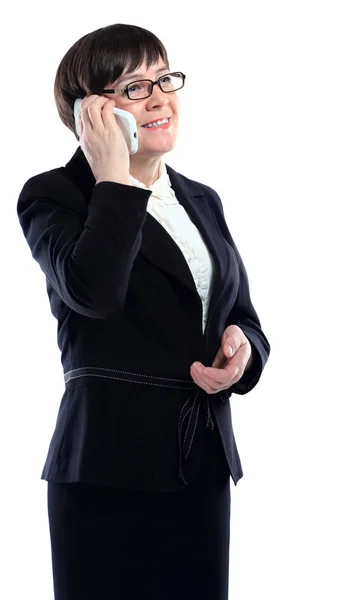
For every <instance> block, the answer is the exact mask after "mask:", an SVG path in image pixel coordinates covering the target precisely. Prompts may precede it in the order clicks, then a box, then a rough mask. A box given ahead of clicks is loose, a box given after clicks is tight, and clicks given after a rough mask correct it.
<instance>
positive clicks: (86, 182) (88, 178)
mask: <svg viewBox="0 0 358 600" xmlns="http://www.w3.org/2000/svg"><path fill="white" fill-rule="evenodd" d="M166 168H167V172H168V175H169V178H170V181H171V186H172V188H173V190H174V192H175V195H176V197H177V200H178V202H179V203H180V204H181V205H182V206H183V207H184V208H185V210H186V212H187V214H188V215H189V217H190V219H191V220H192V222H193V223H194V225H195V226H196V227H197V228H198V230H199V232H200V234H201V235H202V237H203V240H204V242H205V244H206V245H207V247H208V249H209V251H210V254H211V256H212V258H213V261H214V265H215V273H214V285H213V290H212V295H211V300H210V304H209V314H208V323H209V319H210V317H211V315H212V313H213V311H214V310H215V307H216V306H217V304H218V301H219V298H220V297H221V296H222V295H223V294H225V288H226V286H228V285H229V283H228V282H229V280H230V278H229V270H230V268H231V267H232V265H233V253H234V251H233V249H232V248H231V247H230V246H229V244H228V243H227V242H226V240H225V239H224V237H223V235H222V233H221V230H220V228H219V225H218V223H217V221H216V218H215V215H214V213H213V211H212V209H211V208H210V206H209V205H208V204H207V202H206V201H205V194H204V192H203V191H202V188H201V187H199V185H197V184H196V183H195V182H193V181H191V180H190V179H188V178H186V177H184V176H183V175H180V174H179V173H177V172H176V171H175V170H174V169H172V168H171V167H169V165H166ZM65 169H66V171H67V173H68V175H69V176H70V177H71V179H73V180H74V181H75V183H76V184H77V186H78V187H79V188H80V189H81V191H82V193H83V194H84V196H85V198H86V200H87V201H89V199H90V196H91V193H92V190H93V186H94V185H95V179H94V177H93V173H92V170H91V168H90V166H89V164H88V162H87V159H86V157H85V155H84V153H83V151H82V149H81V147H79V148H78V149H77V151H76V153H75V154H74V156H73V157H72V159H71V160H70V161H69V162H68V163H67V164H66V167H65ZM139 252H140V253H141V254H142V255H143V256H144V257H145V258H146V260H148V261H150V262H151V263H152V264H154V265H155V266H156V267H157V268H159V269H161V270H162V271H164V272H166V273H168V275H170V276H171V277H176V278H177V279H178V280H180V282H181V283H182V284H183V285H185V286H187V287H188V288H189V289H190V290H191V291H192V292H193V293H195V294H197V293H198V292H197V289H196V285H195V282H194V279H193V276H192V273H191V270H190V268H189V266H188V264H187V261H186V259H185V257H184V255H183V253H182V251H181V250H180V248H179V247H178V245H177V244H176V242H175V241H174V240H173V239H172V237H171V235H170V234H169V233H167V231H166V230H165V229H164V227H162V226H161V225H160V223H158V221H157V220H156V219H155V218H154V217H153V216H152V215H151V214H150V213H149V212H147V216H146V220H145V222H144V225H143V228H142V243H141V247H140V249H139ZM231 281H232V278H231ZM231 291H233V294H230V296H231V295H232V297H234V295H235V290H231ZM235 297H236V296H235ZM228 308H231V307H228Z"/></svg>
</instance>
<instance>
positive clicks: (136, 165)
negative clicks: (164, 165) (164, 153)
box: [129, 155, 161, 187]
mask: <svg viewBox="0 0 358 600" xmlns="http://www.w3.org/2000/svg"><path fill="white" fill-rule="evenodd" d="M134 157H135V155H133V157H131V158H130V167H129V172H130V174H131V175H132V177H134V178H135V179H137V180H138V181H141V182H142V183H144V185H146V186H147V187H150V186H151V185H153V183H155V182H156V181H157V179H159V171H160V162H161V157H158V156H156V157H154V158H150V159H148V158H142V159H141V158H140V157H139V156H137V157H135V158H134Z"/></svg>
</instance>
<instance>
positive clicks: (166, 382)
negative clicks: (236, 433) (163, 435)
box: [64, 367, 226, 485]
mask: <svg viewBox="0 0 358 600" xmlns="http://www.w3.org/2000/svg"><path fill="white" fill-rule="evenodd" d="M78 377H103V378H105V379H120V380H121V381H127V382H128V383H142V384H144V385H152V386H159V387H167V388H175V389H182V390H196V391H195V392H194V393H193V394H192V395H191V396H190V397H189V398H188V399H187V400H186V402H185V403H184V405H183V407H182V409H181V411H180V415H179V421H178V442H179V478H180V479H181V481H183V482H184V483H185V485H188V483H187V481H186V479H185V477H184V472H183V466H182V453H184V460H187V459H188V457H189V454H190V450H191V448H192V445H193V440H194V436H195V432H196V427H197V423H198V418H199V410H200V404H201V402H202V401H204V402H205V410H206V425H205V427H206V428H207V429H210V430H211V431H213V429H214V421H213V418H212V415H211V411H210V406H209V394H208V393H207V392H205V390H203V389H202V388H201V387H199V386H198V385H196V383H194V382H193V380H190V379H176V378H174V377H157V376H154V375H142V374H140V373H132V372H131V371H119V370H117V369H106V368H103V367H80V368H78V369H71V370H70V371H67V372H66V373H64V379H65V383H68V382H69V381H70V380H71V379H77V378H78ZM220 400H221V401H222V402H225V400H226V399H223V398H222V397H221V395H220ZM186 409H187V410H186ZM183 413H184V414H183ZM187 417H188V423H187V426H186V429H184V430H183V424H184V421H185V419H186V418H187Z"/></svg>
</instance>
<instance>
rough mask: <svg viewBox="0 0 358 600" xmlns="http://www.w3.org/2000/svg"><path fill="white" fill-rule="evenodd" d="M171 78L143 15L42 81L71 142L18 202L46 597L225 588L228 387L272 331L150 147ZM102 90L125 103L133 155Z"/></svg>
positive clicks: (80, 49)
mask: <svg viewBox="0 0 358 600" xmlns="http://www.w3.org/2000/svg"><path fill="white" fill-rule="evenodd" d="M147 79H148V80H151V81H152V82H153V83H150V82H149V83H148V82H146V81H141V83H137V81H138V80H147ZM184 82H185V75H184V74H181V73H175V74H172V73H171V71H170V68H169V61H168V57H167V54H166V51H165V48H164V47H163V45H162V43H161V42H160V41H159V39H158V38H157V37H156V36H155V35H153V34H152V33H151V32H149V31H147V30H145V29H142V28H140V27H135V26H129V25H113V26H109V27H105V28H101V29H98V30H97V31H94V32H92V33H90V34H88V35H86V36H84V37H83V38H81V39H80V40H79V41H78V42H77V43H76V44H74V46H72V48H71V49H70V50H69V51H68V52H67V54H66V55H65V56H64V58H63V60H62V61H61V63H60V65H59V68H58V71H57V75H56V81H55V99H56V104H57V108H58V112H59V115H60V118H61V120H62V121H63V122H64V124H65V125H66V126H67V127H68V128H69V129H70V130H71V131H72V132H73V133H74V134H75V135H76V139H77V140H79V141H80V147H79V148H78V149H77V151H76V152H75V154H74V156H73V157H72V158H71V160H70V161H69V162H68V163H67V164H66V166H65V167H60V168H56V169H53V170H51V171H47V172H45V173H41V174H39V175H37V176H34V177H32V178H31V179H29V180H28V181H27V182H26V183H25V185H24V187H23V189H22V191H21V194H20V197H19V201H18V216H19V220H20V224H21V227H22V229H23V232H24V235H25V237H26V240H27V242H28V244H29V246H30V248H31V252H32V256H33V257H34V259H35V260H36V261H37V262H38V263H39V264H40V267H41V269H42V270H43V271H44V273H45V275H46V282H47V291H48V295H49V299H50V303H51V310H52V313H53V314H54V316H55V317H56V318H57V320H58V344H59V347H60V350H61V359H62V365H63V369H64V380H65V391H64V394H63V397H62V400H61V404H60V407H59V413H58V418H57V422H56V427H55V431H54V434H53V437H52V440H51V444H50V448H49V452H48V456H47V460H46V463H45V466H44V469H43V473H42V479H44V480H47V481H48V512H49V526H50V537H51V548H52V564H53V577H54V590H55V599H56V600H81V599H83V600H91V599H96V600H98V599H99V598H101V600H107V599H108V600H112V599H114V598H116V599H118V600H120V599H126V600H127V599H129V598H130V599H131V600H136V599H139V598H140V599H142V598H143V597H145V598H147V599H148V598H149V599H151V598H153V599H154V598H155V600H162V599H163V600H164V599H165V600H168V598H170V599H171V600H176V599H179V598H180V599H182V598H185V599H186V600H194V599H195V600H198V598H205V599H206V600H225V599H227V598H228V574H229V570H228V565H229V536H230V476H231V478H232V479H233V481H234V484H235V485H236V484H237V482H238V480H239V479H240V478H241V477H242V475H243V472H242V468H241V464H240V458H239V455H238V452H237V448H236V443H235V438H234V433H233V429H232V422H231V412H230V401H229V398H230V396H231V394H232V393H233V392H234V393H237V394H246V393H247V392H249V391H250V390H251V389H252V388H253V387H254V386H255V385H256V384H257V382H258V381H259V379H260V376H261V373H262V371H263V368H264V366H265V364H266V362H267V359H268V356H269V352H270V346H269V343H268V341H267V338H266V337H265V335H264V333H263V332H262V329H261V325H260V321H259V319H258V316H257V314H256V312H255V309H254V307H253V305H252V303H251V300H250V294H249V284H248V279H247V274H246V270H245V267H244V265H243V262H242V260H241V257H240V255H239V252H238V251H237V249H236V246H235V244H234V241H233V239H232V237H231V235H230V232H229V229H228V227H227V225H226V223H225V218H224V213H223V208H222V204H221V201H220V198H219V196H218V195H217V194H216V192H215V191H214V190H213V189H211V188H210V187H208V186H206V185H203V184H201V183H198V182H195V181H192V180H190V179H188V178H187V177H184V176H183V175H180V174H179V173H177V172H176V171H175V170H174V169H173V168H171V167H169V166H168V165H166V164H165V163H164V162H163V161H162V156H163V154H165V153H166V152H169V151H170V150H171V149H172V148H174V146H175V141H176V136H177V131H178V125H179V96H178V91H177V90H179V89H180V88H181V87H183V85H184ZM113 91H114V92H113ZM76 98H83V101H82V103H81V111H80V118H79V131H80V137H78V136H77V134H76V130H75V121H74V115H73V106H74V102H75V100H76ZM114 106H116V107H118V108H122V109H124V110H127V111H128V112H131V113H132V114H133V115H134V117H135V119H136V122H137V128H138V151H137V152H136V153H135V154H131V155H129V152H128V148H127V144H126V141H125V138H124V135H123V133H122V131H121V129H120V127H118V126H117V124H116V121H115V118H114V115H113V110H112V109H113V107H114ZM162 119H169V122H168V123H166V124H163V123H162V124H161V126H159V127H154V128H153V127H152V128H150V127H145V125H147V124H148V123H150V122H155V121H158V120H162ZM229 346H231V347H232V350H231V351H230V349H229ZM195 365H196V366H195Z"/></svg>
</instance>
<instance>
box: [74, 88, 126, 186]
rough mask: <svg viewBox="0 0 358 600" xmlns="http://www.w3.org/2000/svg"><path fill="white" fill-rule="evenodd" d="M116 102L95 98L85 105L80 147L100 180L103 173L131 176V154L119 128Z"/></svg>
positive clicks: (96, 177) (94, 96)
mask: <svg viewBox="0 0 358 600" xmlns="http://www.w3.org/2000/svg"><path fill="white" fill-rule="evenodd" d="M114 106H115V101H114V100H109V99H108V98H105V97H104V96H98V95H96V94H92V95H90V96H86V97H85V98H84V99H83V100H82V102H81V108H80V113H79V131H80V145H81V148H82V150H83V153H84V155H85V156H86V158H87V161H88V163H89V165H90V167H91V169H92V173H93V175H94V177H95V179H96V180H97V179H98V178H99V177H100V176H101V175H103V173H105V174H108V173H121V174H127V173H129V163H130V160H129V151H128V146H127V142H126V140H125V137H124V134H123V133H122V130H121V128H120V127H118V125H117V123H116V120H115V116H114V114H113V108H114Z"/></svg>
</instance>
